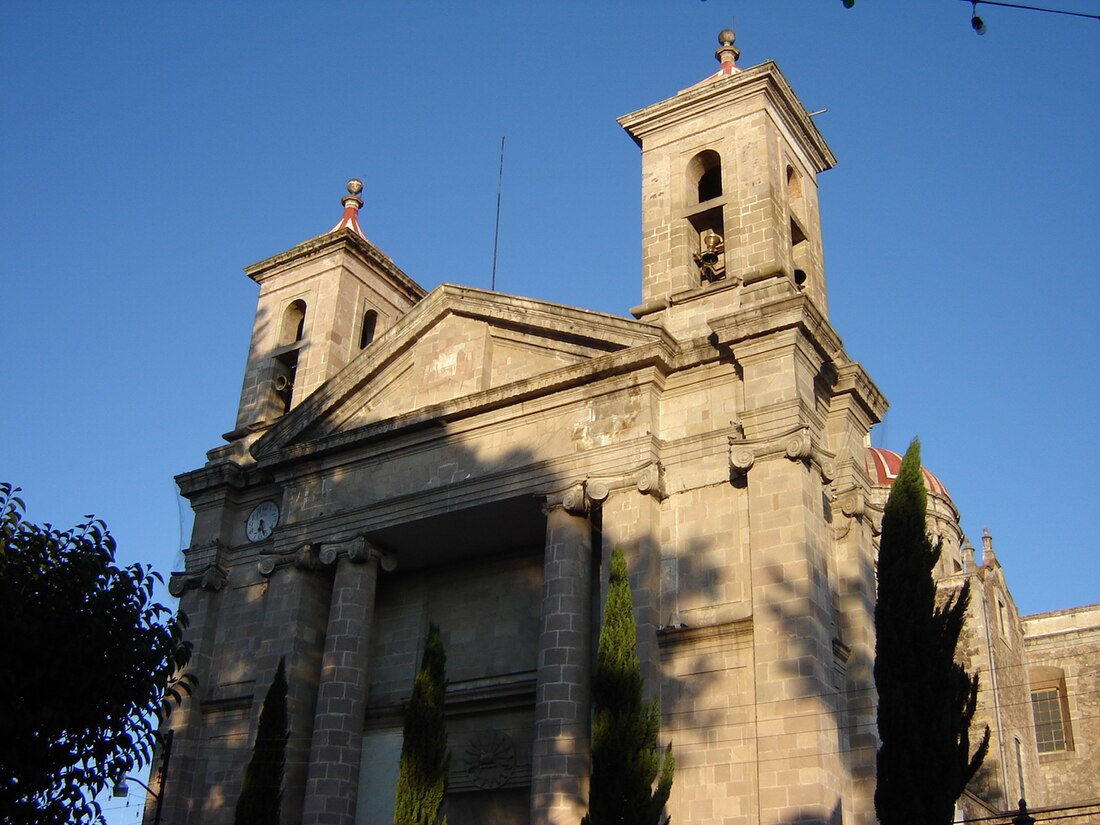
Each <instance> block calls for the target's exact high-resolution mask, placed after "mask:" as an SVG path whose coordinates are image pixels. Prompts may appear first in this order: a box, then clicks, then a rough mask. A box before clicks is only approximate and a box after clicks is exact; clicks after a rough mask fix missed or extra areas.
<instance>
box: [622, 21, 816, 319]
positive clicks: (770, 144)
mask: <svg viewBox="0 0 1100 825" xmlns="http://www.w3.org/2000/svg"><path fill="white" fill-rule="evenodd" d="M733 41H734V34H733V32H732V31H730V30H729V29H726V30H725V31H723V32H722V33H721V34H720V35H719V42H720V43H721V45H720V47H719V48H718V50H717V51H716V52H715V56H716V57H717V58H718V61H719V63H720V67H719V69H718V71H717V72H716V73H715V74H713V75H711V76H710V77H708V78H706V79H705V80H703V81H701V82H700V83H697V84H695V85H694V86H691V87H689V88H687V89H684V90H683V91H681V92H679V93H677V94H676V95H674V96H673V97H671V98H668V99H667V100H663V101H661V102H660V103H655V104H653V105H651V106H648V107H646V108H644V109H640V110H638V111H636V112H633V113H631V114H628V115H624V116H623V117H621V118H619V123H620V124H621V125H622V127H623V128H624V129H626V131H627V132H628V133H629V134H630V136H631V137H632V138H634V140H635V142H637V144H638V145H639V146H640V147H641V150H642V303H641V305H639V306H637V307H635V308H634V309H633V310H632V311H633V313H634V315H635V316H636V317H638V318H644V319H645V320H660V321H661V322H662V323H663V324H664V325H665V326H666V327H667V328H668V329H669V330H670V331H672V332H673V333H674V334H678V335H679V334H687V335H698V334H700V333H703V332H705V330H706V325H705V323H704V318H705V317H707V316H708V315H713V314H714V311H715V310H716V309H718V310H721V311H725V312H728V311H730V310H732V309H737V308H738V307H740V306H745V305H747V304H751V303H752V302H753V301H755V300H760V299H766V298H767V296H770V295H775V294H782V292H783V291H784V290H789V291H791V292H795V291H801V292H805V293H806V294H807V295H808V296H809V297H810V298H811V300H812V301H813V303H814V304H816V305H817V308H818V310H819V311H820V312H821V313H822V315H825V316H826V317H827V311H826V304H825V278H824V269H823V265H822V252H821V222H820V219H819V217H818V203H817V181H816V175H817V174H818V173H819V172H823V171H825V170H826V169H829V168H831V167H832V166H833V165H834V163H835V158H834V157H833V154H832V152H831V151H830V150H829V147H828V146H827V145H826V144H825V141H824V139H823V138H822V137H821V135H820V133H819V132H818V131H817V128H816V127H815V126H814V124H813V122H812V121H811V119H810V116H809V114H808V113H807V112H806V110H805V108H803V106H802V104H801V103H800V102H799V101H798V98H797V97H795V94H794V92H793V91H792V90H791V87H790V86H789V85H788V84H787V81H786V80H785V79H784V77H783V75H782V74H781V73H780V72H779V69H778V67H777V66H776V65H775V63H773V62H771V61H768V62H766V63H762V64H760V65H759V66H754V67H752V68H750V69H740V68H739V67H738V66H737V64H736V60H737V57H738V54H739V53H738V50H737V49H736V48H735V47H734V45H733Z"/></svg>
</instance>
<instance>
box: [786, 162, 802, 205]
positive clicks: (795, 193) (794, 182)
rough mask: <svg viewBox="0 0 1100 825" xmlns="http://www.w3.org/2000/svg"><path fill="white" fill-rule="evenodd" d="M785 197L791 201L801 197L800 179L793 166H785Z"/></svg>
mask: <svg viewBox="0 0 1100 825" xmlns="http://www.w3.org/2000/svg"><path fill="white" fill-rule="evenodd" d="M787 197H788V198H790V199H791V200H792V201H793V200H796V199H798V198H801V197H802V179H801V178H800V177H799V176H798V173H797V172H796V171H794V167H793V166H789V165H788V166H787Z"/></svg>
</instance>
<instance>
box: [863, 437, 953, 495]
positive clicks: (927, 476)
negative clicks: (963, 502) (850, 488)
mask: <svg viewBox="0 0 1100 825" xmlns="http://www.w3.org/2000/svg"><path fill="white" fill-rule="evenodd" d="M900 468H901V456H900V455H899V454H898V453H895V452H894V451H893V450H884V449H882V448H881V447H868V448H867V473H868V475H870V476H871V483H872V484H875V485H878V486H880V487H889V486H890V485H891V484H893V483H894V479H895V478H897V477H898V470H899V469H900ZM921 472H923V473H924V483H925V484H926V485H927V486H928V492H930V493H933V494H934V495H938V496H942V497H943V498H946V499H947V500H948V501H950V500H951V494H950V493H948V492H947V488H946V487H944V486H943V482H942V481H940V480H939V479H938V478H936V477H935V476H934V475H933V474H932V472H931V471H930V470H929V469H928V468H927V467H921Z"/></svg>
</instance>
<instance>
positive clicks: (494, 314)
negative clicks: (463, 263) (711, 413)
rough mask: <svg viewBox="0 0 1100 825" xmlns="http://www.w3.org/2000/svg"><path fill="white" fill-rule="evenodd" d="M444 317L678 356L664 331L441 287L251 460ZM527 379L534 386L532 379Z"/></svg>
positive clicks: (334, 405) (612, 351) (335, 403)
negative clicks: (648, 348)
mask: <svg viewBox="0 0 1100 825" xmlns="http://www.w3.org/2000/svg"><path fill="white" fill-rule="evenodd" d="M448 315H462V316H465V317H469V318H479V319H483V320H486V321H489V322H492V323H495V324H497V325H500V326H508V327H512V328H517V329H524V330H541V331H543V332H549V333H552V335H553V337H557V338H560V339H565V340H573V341H576V342H579V343H583V344H585V345H588V346H594V347H596V348H599V349H603V350H605V351H607V352H608V353H609V355H617V354H620V353H623V352H624V351H626V350H631V351H632V350H634V349H635V348H638V347H641V346H645V345H652V346H656V347H657V348H658V350H660V351H661V352H666V353H669V355H668V356H667V358H666V359H664V360H668V361H671V359H672V357H673V355H672V354H674V353H676V352H677V351H678V345H677V343H676V341H675V339H673V338H672V336H671V335H670V334H669V333H668V332H667V331H666V330H664V328H662V327H658V326H654V325H653V324H649V323H646V322H644V321H636V320H633V319H629V318H620V317H617V316H614V315H605V314H602V313H599V312H593V311H591V310H584V309H576V308H573V307H566V306H562V305H560V304H552V303H550V302H547V301H538V300H534V299H530V298H518V297H515V296H511V295H501V294H499V293H495V292H490V291H487V290H481V289H474V288H471V287H460V286H454V285H452V284H442V285H440V286H438V287H436V288H435V289H433V290H432V291H431V292H430V293H429V294H428V296H427V297H426V298H425V299H424V300H422V301H421V302H420V303H418V304H417V305H416V306H415V307H413V309H412V310H410V311H409V312H408V313H407V314H406V315H404V316H402V318H401V319H400V320H399V321H398V322H397V323H396V324H394V325H393V326H392V327H390V329H388V330H387V331H386V332H385V333H384V334H383V335H382V336H381V337H379V338H378V340H377V341H375V342H374V344H372V345H371V347H370V348H369V350H365V351H364V352H363V353H362V354H361V355H360V356H359V357H357V358H356V359H354V360H353V361H352V362H351V363H349V364H348V365H347V366H346V367H345V368H344V369H343V370H342V371H341V372H340V373H339V374H337V375H336V376H335V377H333V378H332V379H331V380H330V381H329V382H328V383H326V384H324V385H323V386H321V387H320V388H319V389H318V390H317V391H316V392H314V393H313V394H312V395H310V396H309V398H307V399H305V401H303V402H302V403H301V404H300V405H299V406H297V407H296V408H295V409H294V410H293V411H291V412H290V413H289V414H287V415H286V416H284V417H283V418H281V419H279V421H278V422H277V423H276V424H275V425H274V426H272V427H271V429H270V430H268V431H267V432H266V433H264V434H263V435H262V436H261V437H260V438H259V439H258V440H257V441H256V443H255V444H254V445H252V449H251V452H252V454H253V456H255V457H256V458H257V459H260V458H261V457H262V456H265V455H268V454H270V453H273V452H277V451H278V450H280V449H281V448H282V447H283V446H284V445H287V444H290V443H291V442H293V441H294V439H295V438H296V437H297V436H299V435H301V434H302V433H303V432H305V430H307V429H309V428H311V427H313V426H315V425H316V424H317V423H319V422H321V421H323V420H325V419H326V418H327V417H328V416H329V415H330V414H331V412H332V411H333V410H336V409H338V408H339V407H340V406H341V405H342V404H344V403H345V402H346V401H347V400H348V399H349V398H350V397H351V396H352V395H353V394H354V393H355V392H357V391H358V390H359V388H360V387H361V386H363V384H364V383H366V382H368V381H370V379H371V377H372V376H374V375H377V374H378V373H379V372H380V371H381V370H383V369H384V368H385V367H386V366H388V365H389V364H391V363H392V362H393V361H394V360H395V359H397V358H398V357H400V356H401V354H402V353H404V352H405V351H407V350H408V349H410V348H411V347H413V346H415V344H416V342H417V341H419V340H420V338H421V337H422V336H423V335H424V333H425V332H426V331H427V330H428V329H430V328H431V327H432V326H434V325H435V324H436V323H438V322H439V321H440V320H441V319H443V318H445V317H446V316H448ZM605 357H606V356H605ZM605 357H601V358H597V359H594V361H591V362H586V364H592V363H595V362H596V361H599V362H602V361H603V360H604V358H605ZM585 366H586V365H585V364H581V365H578V366H575V367H568V368H565V370H559V371H558V372H570V371H576V370H577V369H578V368H581V369H582V371H583V368H584V367H585ZM554 374H556V373H551V375H554ZM530 380H537V378H536V379H530ZM518 383H520V384H522V383H524V382H522V381H521V382H518ZM508 386H509V387H511V386H512V385H508ZM503 389H504V388H501V389H499V390H498V389H494V390H487V391H485V392H483V393H476V394H475V396H470V398H474V397H477V396H482V395H492V394H494V393H499V392H502V391H503ZM450 403H451V404H462V403H464V402H463V399H456V401H455V402H450ZM443 406H449V405H443ZM432 410H435V408H434V407H432V408H426V410H424V411H413V412H411V413H410V414H409V415H407V416H401V417H400V420H403V421H404V420H408V421H412V420H420V419H421V418H423V415H422V413H424V414H430V416H432V417H437V416H439V415H440V414H441V413H440V412H439V411H438V410H435V412H431V411H432Z"/></svg>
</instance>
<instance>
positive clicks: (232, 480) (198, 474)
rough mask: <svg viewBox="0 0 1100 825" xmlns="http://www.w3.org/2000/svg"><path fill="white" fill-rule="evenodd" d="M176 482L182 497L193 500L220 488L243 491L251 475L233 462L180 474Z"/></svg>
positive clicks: (207, 466) (216, 464)
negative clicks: (203, 493) (201, 494)
mask: <svg viewBox="0 0 1100 825" xmlns="http://www.w3.org/2000/svg"><path fill="white" fill-rule="evenodd" d="M175 480H176V485H177V486H178V487H179V490H180V495H182V496H183V497H184V498H186V499H191V498H193V497H195V496H196V495H198V494H199V493H201V492H206V491H208V490H211V489H214V488H219V487H230V488H232V489H235V490H242V489H244V488H245V487H246V486H247V485H248V483H249V481H250V479H249V473H248V472H247V471H246V470H245V469H244V468H242V467H240V466H239V465H237V464H235V463H233V462H231V461H221V462H218V463H215V464H208V465H206V466H205V467H200V468H199V469H197V470H191V471H190V472H187V473H180V474H179V475H178V476H176V479H175Z"/></svg>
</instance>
